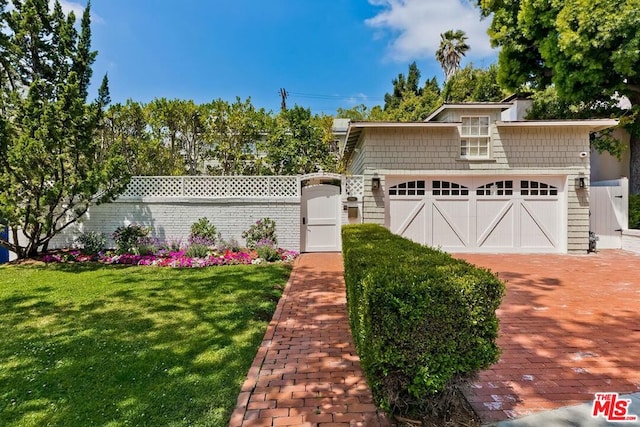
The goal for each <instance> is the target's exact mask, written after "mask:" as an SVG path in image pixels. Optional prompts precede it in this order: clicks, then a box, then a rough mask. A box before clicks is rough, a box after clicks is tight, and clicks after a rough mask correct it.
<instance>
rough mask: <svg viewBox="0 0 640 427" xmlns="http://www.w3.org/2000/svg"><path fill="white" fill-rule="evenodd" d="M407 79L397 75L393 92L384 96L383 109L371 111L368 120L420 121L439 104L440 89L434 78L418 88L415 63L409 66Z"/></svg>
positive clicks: (418, 81)
mask: <svg viewBox="0 0 640 427" xmlns="http://www.w3.org/2000/svg"><path fill="white" fill-rule="evenodd" d="M407 76H408V77H407V78H406V79H405V77H404V74H402V73H400V74H398V78H397V79H393V81H392V84H393V92H392V93H387V94H385V96H384V99H385V105H384V109H383V110H382V111H380V109H375V107H374V108H373V109H372V110H371V113H370V115H369V120H390V121H405V122H406V121H420V120H424V119H425V118H426V117H427V116H428V115H429V113H430V112H431V111H433V110H434V109H435V108H436V107H437V106H438V105H439V104H440V87H439V86H438V82H437V80H436V78H435V77H433V78H432V79H430V80H427V81H426V82H425V85H424V86H423V87H420V70H419V69H418V66H417V65H416V63H415V62H413V63H412V64H410V65H409V72H408V75H407Z"/></svg>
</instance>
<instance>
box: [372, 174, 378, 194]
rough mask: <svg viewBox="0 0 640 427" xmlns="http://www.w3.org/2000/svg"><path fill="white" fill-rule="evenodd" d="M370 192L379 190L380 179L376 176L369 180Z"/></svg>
mask: <svg viewBox="0 0 640 427" xmlns="http://www.w3.org/2000/svg"><path fill="white" fill-rule="evenodd" d="M371 190H372V191H378V190H380V178H378V177H377V176H374V177H373V178H371Z"/></svg>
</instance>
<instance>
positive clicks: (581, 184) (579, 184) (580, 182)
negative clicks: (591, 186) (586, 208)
mask: <svg viewBox="0 0 640 427" xmlns="http://www.w3.org/2000/svg"><path fill="white" fill-rule="evenodd" d="M585 188H587V179H586V178H585V177H584V176H580V177H578V178H576V190H584V189H585Z"/></svg>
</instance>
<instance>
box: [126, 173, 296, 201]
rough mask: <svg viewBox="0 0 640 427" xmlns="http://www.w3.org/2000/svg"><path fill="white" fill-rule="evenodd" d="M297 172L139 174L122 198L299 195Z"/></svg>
mask: <svg viewBox="0 0 640 427" xmlns="http://www.w3.org/2000/svg"><path fill="white" fill-rule="evenodd" d="M299 196H300V191H299V184H298V178H297V177H295V176H179V177H173V176H136V177H133V178H132V179H131V183H130V184H129V186H128V187H127V190H126V191H125V192H124V194H122V196H120V198H125V199H126V198H145V197H190V198H229V197H238V198H278V197H299Z"/></svg>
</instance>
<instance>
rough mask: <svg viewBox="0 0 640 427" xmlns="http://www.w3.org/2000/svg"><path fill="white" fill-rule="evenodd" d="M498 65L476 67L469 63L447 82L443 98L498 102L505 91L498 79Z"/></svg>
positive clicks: (450, 100) (460, 100) (455, 100)
mask: <svg viewBox="0 0 640 427" xmlns="http://www.w3.org/2000/svg"><path fill="white" fill-rule="evenodd" d="M497 76H498V67H497V66H496V65H495V64H494V65H491V66H489V68H487V69H483V68H474V67H473V64H469V65H467V66H466V67H464V68H463V69H461V70H459V71H458V72H457V73H455V74H454V75H453V76H451V78H450V79H449V80H448V81H447V82H446V83H445V85H444V89H443V90H442V99H443V100H444V101H445V102H496V101H500V100H501V99H504V96H505V93H504V91H503V90H502V89H501V88H500V85H499V84H498V81H497Z"/></svg>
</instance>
